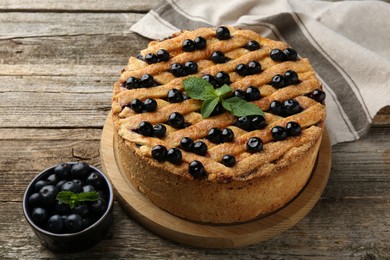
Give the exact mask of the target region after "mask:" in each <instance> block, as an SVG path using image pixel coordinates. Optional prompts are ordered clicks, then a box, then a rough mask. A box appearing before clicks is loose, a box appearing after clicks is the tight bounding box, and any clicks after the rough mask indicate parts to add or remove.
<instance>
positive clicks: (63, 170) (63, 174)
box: [54, 163, 72, 180]
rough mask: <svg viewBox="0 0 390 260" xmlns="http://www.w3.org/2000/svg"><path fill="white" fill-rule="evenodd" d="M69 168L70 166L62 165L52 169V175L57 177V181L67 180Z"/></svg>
mask: <svg viewBox="0 0 390 260" xmlns="http://www.w3.org/2000/svg"><path fill="white" fill-rule="evenodd" d="M71 168H72V166H71V165H70V164H67V163H62V164H60V165H57V166H56V167H55V168H54V174H55V175H57V177H58V179H59V180H69V179H70V170H71Z"/></svg>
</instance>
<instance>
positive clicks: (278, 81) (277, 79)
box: [271, 74, 285, 88]
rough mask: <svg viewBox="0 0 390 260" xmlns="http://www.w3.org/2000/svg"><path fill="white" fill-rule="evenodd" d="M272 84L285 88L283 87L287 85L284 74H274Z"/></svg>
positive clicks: (275, 86)
mask: <svg viewBox="0 0 390 260" xmlns="http://www.w3.org/2000/svg"><path fill="white" fill-rule="evenodd" d="M271 85H272V86H273V87H274V88H283V87H285V80H284V76H282V75H280V74H277V75H275V76H273V78H272V80H271Z"/></svg>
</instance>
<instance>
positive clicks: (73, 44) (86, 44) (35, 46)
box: [0, 32, 148, 75]
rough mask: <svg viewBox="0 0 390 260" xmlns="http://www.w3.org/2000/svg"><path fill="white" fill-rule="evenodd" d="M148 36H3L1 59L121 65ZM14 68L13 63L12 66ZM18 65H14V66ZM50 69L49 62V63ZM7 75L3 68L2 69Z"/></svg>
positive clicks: (120, 67)
mask: <svg viewBox="0 0 390 260" xmlns="http://www.w3.org/2000/svg"><path fill="white" fill-rule="evenodd" d="M147 42H148V41H147V40H146V39H145V38H142V37H140V36H139V35H137V34H134V33H126V34H121V33H118V32H117V33H114V32H104V33H102V34H99V35H74V36H51V37H37V38H20V39H4V40H0V63H1V64H6V65H18V66H19V65H22V64H42V65H45V64H48V65H49V64H59V65H62V66H64V65H65V64H66V65H110V66H111V65H113V66H114V67H116V68H118V69H122V68H123V67H124V66H125V65H126V64H127V61H128V59H129V57H130V56H135V55H136V54H137V53H138V52H139V51H140V50H141V49H144V48H146V46H147ZM10 68H12V67H10ZM15 68H16V69H17V67H14V69H13V70H15ZM47 69H48V70H49V71H50V70H51V69H50V66H49V67H47ZM0 73H1V74H2V75H4V72H3V71H2V70H0Z"/></svg>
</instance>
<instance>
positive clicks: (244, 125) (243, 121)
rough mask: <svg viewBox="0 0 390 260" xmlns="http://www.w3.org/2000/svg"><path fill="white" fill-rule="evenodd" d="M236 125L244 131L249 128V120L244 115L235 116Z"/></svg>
mask: <svg viewBox="0 0 390 260" xmlns="http://www.w3.org/2000/svg"><path fill="white" fill-rule="evenodd" d="M236 126H237V127H239V128H241V129H243V130H246V131H250V130H251V122H250V120H249V119H248V117H246V116H240V117H239V118H237V120H236Z"/></svg>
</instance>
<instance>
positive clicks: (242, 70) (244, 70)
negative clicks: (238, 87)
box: [236, 63, 248, 77]
mask: <svg viewBox="0 0 390 260" xmlns="http://www.w3.org/2000/svg"><path fill="white" fill-rule="evenodd" d="M236 72H237V74H238V75H240V76H243V77H244V76H246V75H248V67H247V66H246V65H245V64H243V63H240V64H238V65H237V66H236Z"/></svg>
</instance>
